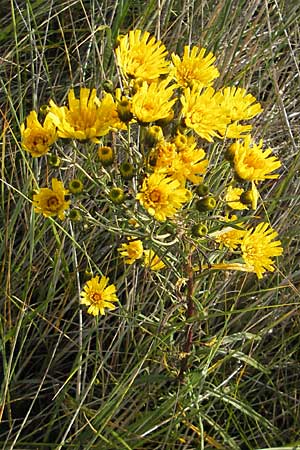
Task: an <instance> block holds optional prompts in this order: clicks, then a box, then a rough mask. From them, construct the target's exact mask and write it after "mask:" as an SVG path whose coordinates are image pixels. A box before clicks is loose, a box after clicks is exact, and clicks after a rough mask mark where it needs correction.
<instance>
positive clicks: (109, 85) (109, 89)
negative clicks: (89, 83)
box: [102, 80, 114, 94]
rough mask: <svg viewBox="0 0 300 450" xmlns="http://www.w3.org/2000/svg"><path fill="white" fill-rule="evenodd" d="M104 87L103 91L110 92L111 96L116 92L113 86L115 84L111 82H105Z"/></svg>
mask: <svg viewBox="0 0 300 450" xmlns="http://www.w3.org/2000/svg"><path fill="white" fill-rule="evenodd" d="M102 87H103V90H104V91H105V92H108V93H109V94H112V93H113V92H114V85H113V82H112V81H111V80H105V81H104V82H103V85H102Z"/></svg>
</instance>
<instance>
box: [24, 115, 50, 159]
mask: <svg viewBox="0 0 300 450" xmlns="http://www.w3.org/2000/svg"><path fill="white" fill-rule="evenodd" d="M21 138H22V142H21V144H22V147H23V149H24V150H26V151H27V152H29V153H30V154H31V156H33V157H38V156H43V155H45V154H46V153H47V152H48V150H49V148H50V146H51V145H52V144H53V143H54V142H55V141H56V139H57V133H56V126H55V125H54V123H53V121H52V120H51V117H50V116H49V114H47V115H46V117H45V120H44V123H43V125H42V124H41V123H40V122H39V121H38V118H37V113H36V112H35V111H31V112H30V114H29V115H28V116H27V118H26V127H25V124H24V123H22V124H21Z"/></svg>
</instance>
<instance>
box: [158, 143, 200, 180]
mask: <svg viewBox="0 0 300 450" xmlns="http://www.w3.org/2000/svg"><path fill="white" fill-rule="evenodd" d="M195 147H196V143H194V144H191V145H190V146H188V145H185V146H182V147H181V148H178V147H177V146H176V144H175V143H174V144H172V143H169V142H166V141H163V142H161V143H160V144H159V145H158V146H157V153H156V156H157V159H156V164H155V168H154V170H159V171H160V172H163V173H166V174H167V175H170V176H172V177H173V178H175V179H177V180H178V181H179V182H180V184H181V185H184V184H185V182H186V180H189V181H191V182H192V183H195V184H197V183H200V182H201V181H202V177H201V175H203V174H204V173H205V171H206V168H207V165H208V160H207V159H204V158H205V152H204V150H203V149H200V148H199V149H197V148H195Z"/></svg>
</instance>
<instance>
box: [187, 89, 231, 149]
mask: <svg viewBox="0 0 300 450" xmlns="http://www.w3.org/2000/svg"><path fill="white" fill-rule="evenodd" d="M181 103H182V115H183V117H184V119H185V124H186V126H187V127H188V128H191V129H192V130H194V131H195V132H196V133H197V134H198V135H199V136H200V137H202V138H203V139H206V140H207V141H209V142H212V141H213V137H218V138H221V137H222V136H224V134H225V131H226V128H227V125H228V124H229V123H230V118H229V117H228V116H227V115H226V114H225V112H224V110H223V109H222V108H221V106H220V105H219V104H218V103H217V102H216V100H215V90H214V89H213V88H212V87H208V88H206V89H201V90H199V88H198V89H195V88H194V89H192V90H191V89H190V88H187V89H185V90H184V94H183V95H182V97H181Z"/></svg>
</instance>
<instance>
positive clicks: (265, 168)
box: [233, 135, 281, 181]
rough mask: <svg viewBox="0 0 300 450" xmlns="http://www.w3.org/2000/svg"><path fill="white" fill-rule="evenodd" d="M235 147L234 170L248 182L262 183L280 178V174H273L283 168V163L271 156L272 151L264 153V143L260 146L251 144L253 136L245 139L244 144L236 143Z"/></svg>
mask: <svg viewBox="0 0 300 450" xmlns="http://www.w3.org/2000/svg"><path fill="white" fill-rule="evenodd" d="M233 145H234V146H235V147H234V159H233V162H234V170H235V171H236V173H237V175H238V176H239V177H240V178H242V179H243V180H247V181H262V180H266V179H268V178H278V177H279V175H278V174H271V172H273V171H274V170H276V169H278V168H279V167H280V166H281V162H280V161H279V160H278V159H277V158H276V157H275V156H270V154H271V153H272V150H271V149H270V148H267V150H265V151H263V150H262V146H263V141H262V140H260V142H259V144H255V143H254V142H251V136H250V135H248V136H246V137H245V139H244V141H243V142H238V141H237V142H235V143H234V144H233Z"/></svg>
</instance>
